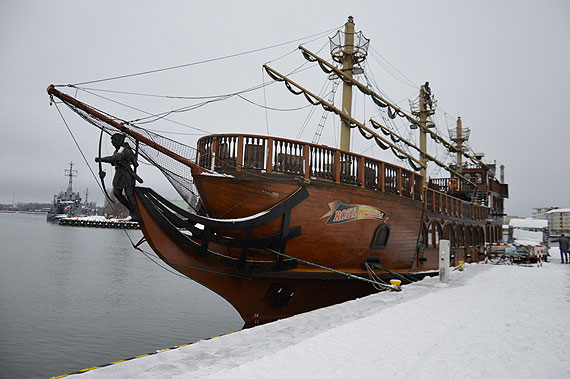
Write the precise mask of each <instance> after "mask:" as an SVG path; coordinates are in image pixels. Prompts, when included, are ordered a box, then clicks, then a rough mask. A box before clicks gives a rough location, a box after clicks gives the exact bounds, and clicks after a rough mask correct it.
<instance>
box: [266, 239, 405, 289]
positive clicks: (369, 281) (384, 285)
mask: <svg viewBox="0 0 570 379" xmlns="http://www.w3.org/2000/svg"><path fill="white" fill-rule="evenodd" d="M265 249H266V250H267V251H269V252H270V253H273V254H277V255H280V256H283V257H285V258H289V259H293V260H296V261H298V262H302V263H305V264H308V265H310V266H315V267H318V268H321V269H323V270H327V271H330V272H334V273H336V274H340V275H344V276H346V277H348V278H349V279H356V280H361V281H363V282H366V283H370V284H372V285H374V286H379V287H381V288H383V289H384V290H391V291H401V289H400V288H398V287H396V286H392V285H388V284H383V283H379V282H376V281H374V280H370V279H366V278H361V277H360V276H357V275H353V274H349V273H347V272H342V271H338V270H335V269H333V268H330V267H326V266H321V265H319V264H316V263H312V262H309V261H306V260H304V259H301V258H295V257H292V256H290V255H287V254H285V253H280V252H278V251H275V250H273V249H270V248H268V247H266V248H265ZM374 288H376V287H374Z"/></svg>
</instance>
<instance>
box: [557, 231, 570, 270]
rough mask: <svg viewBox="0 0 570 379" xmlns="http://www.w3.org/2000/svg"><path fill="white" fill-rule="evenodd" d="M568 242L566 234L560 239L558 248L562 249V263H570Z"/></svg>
mask: <svg viewBox="0 0 570 379" xmlns="http://www.w3.org/2000/svg"><path fill="white" fill-rule="evenodd" d="M568 242H569V241H568V237H566V236H565V235H564V233H563V234H562V235H561V236H560V238H559V239H558V246H559V247H560V261H561V262H560V263H570V259H569V257H568V255H569V253H568ZM564 261H566V262H564Z"/></svg>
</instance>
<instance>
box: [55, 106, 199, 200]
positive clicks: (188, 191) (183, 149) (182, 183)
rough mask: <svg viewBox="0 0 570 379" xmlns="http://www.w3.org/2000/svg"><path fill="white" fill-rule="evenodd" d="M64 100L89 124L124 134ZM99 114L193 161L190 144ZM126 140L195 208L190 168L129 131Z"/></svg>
mask: <svg viewBox="0 0 570 379" xmlns="http://www.w3.org/2000/svg"><path fill="white" fill-rule="evenodd" d="M62 101H63V103H64V104H65V105H67V106H68V107H69V108H70V109H71V110H72V111H74V112H75V113H77V114H78V115H79V116H80V117H81V118H83V119H84V120H85V121H87V122H88V123H90V124H92V125H94V126H95V127H97V128H99V129H100V130H102V131H104V132H105V133H107V134H109V135H112V134H114V133H121V134H125V133H123V131H121V130H120V129H118V128H117V127H116V126H114V125H112V124H109V123H107V122H105V121H103V120H101V119H99V118H97V117H95V116H93V115H91V114H90V113H87V112H86V111H84V110H83V109H81V108H78V107H77V106H75V105H74V104H71V103H69V102H67V101H65V100H63V99H62ZM97 112H99V113H103V114H105V115H106V116H107V117H109V118H110V119H112V120H113V121H116V122H118V123H120V124H122V126H124V127H125V128H128V129H130V130H132V131H133V132H136V133H138V134H140V135H141V136H143V137H146V138H147V139H149V140H150V141H152V142H154V143H156V144H157V145H159V146H161V147H162V148H164V149H166V150H169V151H171V152H173V153H175V154H177V155H179V156H181V157H184V158H186V159H188V160H189V161H191V162H196V156H197V150H196V149H195V148H193V147H190V146H188V145H185V144H183V143H180V142H178V141H175V140H172V139H170V138H167V137H164V136H162V135H160V134H157V133H154V132H151V131H148V130H146V129H144V128H141V127H139V126H137V125H135V124H133V123H129V122H127V121H124V120H121V119H118V118H116V117H114V116H112V115H110V114H107V113H105V112H103V111H101V110H97ZM125 137H126V138H125V141H127V140H128V141H130V142H131V148H133V149H134V148H135V147H136V146H137V142H138V153H139V155H140V156H142V157H143V158H144V159H145V160H146V161H147V162H148V163H149V164H151V165H153V166H155V167H156V168H158V169H159V170H160V172H162V174H163V175H164V176H165V177H166V179H168V181H169V182H170V183H171V184H172V186H173V187H174V189H175V190H176V192H178V194H180V196H181V197H182V199H184V201H185V202H186V203H187V204H188V205H189V206H190V207H191V208H192V209H194V210H197V209H198V201H199V196H198V192H197V190H196V187H195V186H194V182H193V180H192V175H191V171H190V167H189V166H188V165H186V164H184V163H182V162H180V161H178V160H176V159H174V158H172V157H170V156H169V155H167V154H165V153H163V152H161V151H159V150H157V149H156V148H154V147H152V146H150V145H148V144H146V143H144V142H142V141H139V140H137V138H135V137H134V136H131V135H129V134H125Z"/></svg>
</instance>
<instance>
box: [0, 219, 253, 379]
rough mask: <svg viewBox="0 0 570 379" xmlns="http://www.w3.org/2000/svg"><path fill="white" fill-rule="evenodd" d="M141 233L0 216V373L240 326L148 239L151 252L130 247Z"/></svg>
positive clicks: (38, 369)
mask: <svg viewBox="0 0 570 379" xmlns="http://www.w3.org/2000/svg"><path fill="white" fill-rule="evenodd" d="M127 233H128V235H127ZM141 237H142V233H141V232H140V231H139V230H128V231H126V230H118V229H96V228H82V227H73V226H60V225H57V224H53V223H48V222H46V216H45V215H44V214H39V215H36V214H11V213H0V378H49V377H51V376H57V375H62V374H66V373H70V372H75V371H78V370H81V369H83V368H88V367H93V366H100V365H104V364H106V363H109V362H114V361H117V360H120V359H127V358H131V357H133V356H137V355H141V354H147V353H150V352H154V351H156V350H158V349H162V348H168V347H173V346H178V345H181V344H185V343H189V342H193V341H196V340H199V339H202V338H208V337H212V336H217V335H221V334H224V333H228V332H231V331H235V330H239V329H241V327H242V326H243V321H242V320H241V318H240V317H239V315H238V314H237V312H236V311H235V310H234V309H233V308H232V307H231V306H230V305H229V304H228V303H227V302H226V301H225V300H224V299H222V298H221V297H219V296H218V295H216V294H214V293H213V292H211V291H209V290H208V289H206V288H204V287H202V286H200V285H199V284H197V283H195V282H193V281H192V280H189V279H187V278H185V277H181V276H178V275H176V274H175V273H173V272H172V270H171V269H170V268H169V267H167V266H166V265H165V264H164V263H162V261H160V260H158V258H156V256H155V255H154V254H153V253H152V251H151V250H150V248H149V247H148V245H146V244H143V245H142V246H143V249H144V250H145V251H147V252H148V253H149V254H150V258H149V256H146V255H145V254H143V253H141V252H139V251H137V250H135V249H133V247H132V245H131V240H132V241H134V242H137V241H139V240H140V239H141ZM151 258H154V259H151Z"/></svg>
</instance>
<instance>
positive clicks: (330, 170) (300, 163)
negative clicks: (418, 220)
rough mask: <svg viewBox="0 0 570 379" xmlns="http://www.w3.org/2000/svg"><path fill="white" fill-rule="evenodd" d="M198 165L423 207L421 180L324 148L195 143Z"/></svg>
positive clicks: (231, 138) (245, 138)
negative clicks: (360, 191) (387, 196)
mask: <svg viewBox="0 0 570 379" xmlns="http://www.w3.org/2000/svg"><path fill="white" fill-rule="evenodd" d="M196 162H197V163H198V165H200V166H201V167H205V168H208V169H211V170H218V171H222V172H223V171H224V170H225V169H226V170H237V171H241V170H249V171H259V172H266V173H274V174H286V175H295V176H302V177H303V178H304V179H305V180H306V181H310V180H324V181H332V182H336V183H346V184H351V185H358V186H361V187H364V188H367V189H370V190H375V191H380V192H387V193H392V194H396V195H399V196H403V197H407V198H411V199H415V200H418V201H422V200H423V198H424V196H425V193H424V190H423V181H422V177H421V175H418V174H416V173H414V172H412V171H410V170H407V169H405V168H403V167H399V166H396V165H393V164H390V163H387V162H384V161H381V160H377V159H373V158H369V157H365V156H362V155H359V154H354V153H349V152H346V151H341V150H339V149H335V148H331V147H328V146H323V145H315V144H311V143H305V142H299V141H293V140H288V139H283V138H274V137H264V136H256V135H238V134H235V135H234V134H224V135H211V136H207V137H203V138H201V139H200V140H199V141H198V155H197V158H196Z"/></svg>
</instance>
